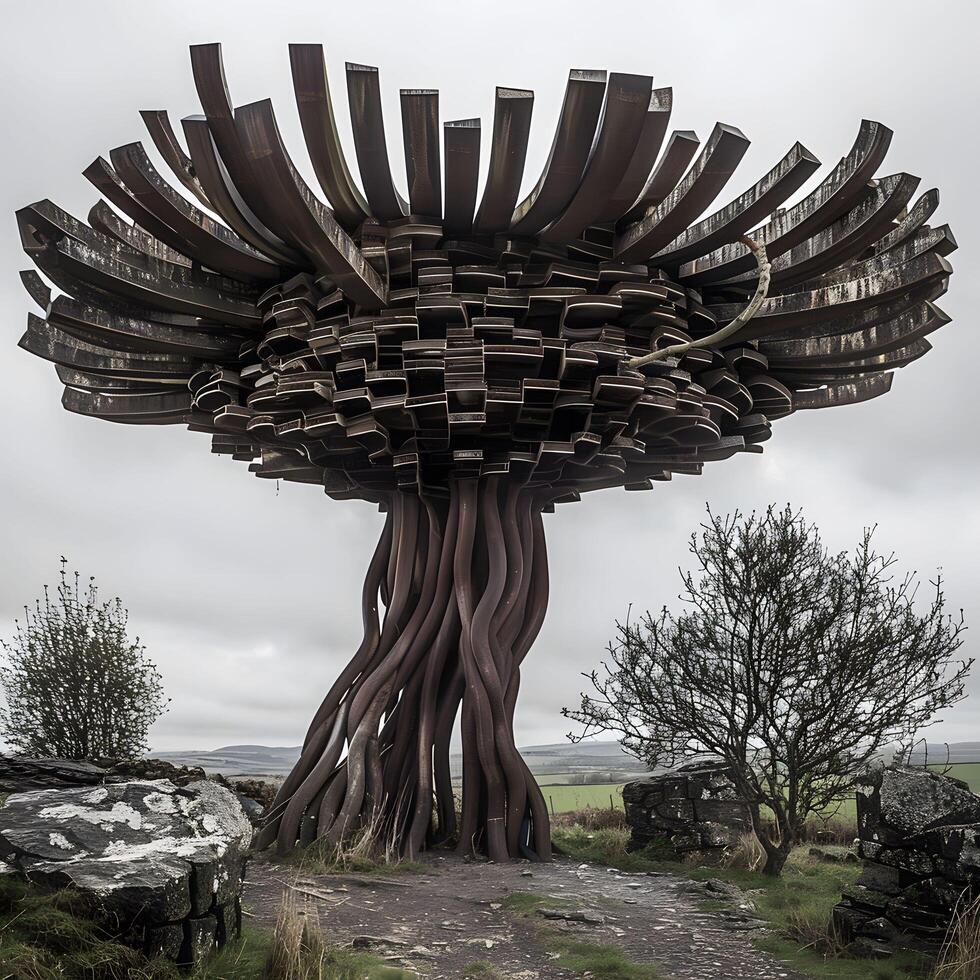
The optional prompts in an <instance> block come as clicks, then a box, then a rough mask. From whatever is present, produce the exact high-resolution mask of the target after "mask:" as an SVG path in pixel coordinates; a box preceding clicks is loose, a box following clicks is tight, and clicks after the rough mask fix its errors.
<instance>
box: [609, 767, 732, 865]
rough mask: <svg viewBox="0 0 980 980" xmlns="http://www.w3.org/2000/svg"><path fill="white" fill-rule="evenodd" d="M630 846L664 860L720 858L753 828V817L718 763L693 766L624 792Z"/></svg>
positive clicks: (629, 786)
mask: <svg viewBox="0 0 980 980" xmlns="http://www.w3.org/2000/svg"><path fill="white" fill-rule="evenodd" d="M623 803H624V804H625V807H626V821H627V823H629V825H630V827H631V829H632V835H631V837H630V843H629V847H630V850H638V849H640V848H642V847H647V846H651V845H653V846H656V847H658V848H661V849H664V850H665V851H666V852H667V856H670V857H677V858H681V857H685V856H696V857H697V858H698V859H699V860H701V861H710V860H712V859H715V860H717V859H720V858H721V857H722V856H723V855H724V854H725V853H726V852H727V851H728V850H729V849H731V848H732V847H735V846H736V845H737V844H738V842H739V840H740V838H741V836H742V834H745V833H748V832H749V831H751V829H752V818H751V816H750V815H749V810H748V807H747V805H746V804H745V802H744V800H742V799H741V798H740V797H739V795H738V793H737V792H736V790H735V786H734V784H733V782H732V779H731V770H730V769H728V768H727V767H726V766H725V765H724V764H722V763H703V762H702V763H691V764H689V765H686V766H682V767H681V768H679V769H676V770H674V771H673V772H669V773H665V774H663V775H660V776H651V777H648V778H646V779H638V780H636V781H635V782H632V783H627V784H626V785H625V786H624V787H623Z"/></svg>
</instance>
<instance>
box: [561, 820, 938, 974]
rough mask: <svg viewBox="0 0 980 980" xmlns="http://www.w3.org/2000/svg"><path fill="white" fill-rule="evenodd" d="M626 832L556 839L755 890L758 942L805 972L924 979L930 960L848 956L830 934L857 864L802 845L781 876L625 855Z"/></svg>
mask: <svg viewBox="0 0 980 980" xmlns="http://www.w3.org/2000/svg"><path fill="white" fill-rule="evenodd" d="M628 838H629V832H628V831H626V830H597V831H592V832H588V831H585V830H583V829H582V828H579V827H569V828H559V829H557V830H556V831H555V840H556V841H557V843H559V844H560V845H561V847H562V848H563V849H564V850H565V851H566V852H567V853H568V854H569V855H570V856H572V857H573V858H575V859H576V860H580V861H590V862H594V863H598V864H602V865H605V866H607V867H615V868H620V869H621V870H623V871H669V872H672V873H674V874H678V875H684V876H687V877H690V878H694V879H698V880H704V879H707V878H722V879H724V880H726V881H730V882H732V883H733V884H735V885H738V886H739V887H740V888H742V889H744V890H746V891H748V892H750V893H751V894H750V897H751V898H752V900H753V902H754V903H755V905H756V910H757V911H756V914H757V915H758V917H759V918H762V919H766V920H767V921H768V922H770V923H771V926H772V928H771V931H770V932H769V934H768V935H766V936H762V937H760V938H759V939H758V940H757V944H758V945H759V946H760V948H762V949H766V950H768V951H769V952H771V953H773V954H774V955H775V956H778V957H779V958H780V959H782V960H785V961H786V962H787V963H789V964H791V965H792V966H793V967H794V968H795V969H797V970H799V971H800V972H801V973H805V974H806V975H807V976H811V977H817V978H821V980H823V978H827V980H829V978H831V977H833V978H835V980H924V978H926V977H929V976H930V971H931V964H930V963H928V962H926V961H924V960H922V959H921V958H918V957H914V956H910V955H904V954H897V955H896V956H895V957H894V958H892V959H890V960H889V961H888V962H882V963H877V962H870V961H868V960H859V959H855V958H852V957H849V956H847V954H846V952H845V951H844V950H843V949H841V948H840V947H839V946H838V945H837V943H836V942H835V941H834V940H833V938H832V937H831V936H829V935H828V929H827V926H828V923H829V921H830V912H831V909H832V908H833V906H834V905H835V904H836V903H837V902H838V901H840V896H841V891H842V889H843V887H844V886H845V885H847V884H850V883H851V882H853V881H854V879H855V878H856V877H857V875H858V874H859V871H860V869H859V868H858V867H856V866H854V865H832V864H831V865H829V864H823V863H820V862H814V861H811V860H809V859H808V858H807V857H806V856H805V855H806V848H798V849H797V851H796V852H795V853H794V854H793V856H792V858H791V859H790V861H789V862H788V863H787V866H786V868H785V869H784V871H783V874H782V876H781V877H780V878H775V879H773V878H766V877H764V876H763V875H761V874H758V873H756V872H752V871H744V870H736V869H724V868H691V867H687V866H686V865H683V864H677V863H669V862H666V861H664V860H662V859H661V858H659V857H658V856H657V855H656V854H655V853H650V852H649V851H636V852H632V853H630V852H627V850H626V842H627V840H628Z"/></svg>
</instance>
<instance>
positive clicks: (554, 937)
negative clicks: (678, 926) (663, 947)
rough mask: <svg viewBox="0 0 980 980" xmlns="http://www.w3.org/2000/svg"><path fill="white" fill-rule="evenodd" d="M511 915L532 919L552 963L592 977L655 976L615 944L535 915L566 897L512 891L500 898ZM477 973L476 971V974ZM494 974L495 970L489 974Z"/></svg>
mask: <svg viewBox="0 0 980 980" xmlns="http://www.w3.org/2000/svg"><path fill="white" fill-rule="evenodd" d="M500 904H501V905H502V906H503V907H504V908H505V909H506V910H507V911H508V912H510V913H511V914H512V915H517V916H521V917H523V918H532V917H533V918H534V919H535V933H536V934H537V937H538V941H539V942H540V943H541V945H542V946H543V947H544V949H545V950H547V951H548V952H549V953H553V954H555V957H556V958H555V959H554V960H553V962H554V964H555V966H558V967H561V968H563V969H565V970H570V971H572V972H575V973H581V974H583V975H586V976H592V977H595V978H596V980H656V978H658V977H660V974H659V973H658V972H657V970H656V969H655V968H654V967H652V966H650V965H648V964H645V963H635V962H634V961H633V960H631V959H630V958H629V957H628V956H627V955H626V954H625V953H624V952H623V951H622V950H620V949H618V948H617V947H615V946H606V945H603V944H601V943H594V942H588V941H585V940H581V939H579V938H577V937H576V936H574V935H567V934H565V933H563V932H561V931H559V930H558V928H557V927H556V926H552V925H548V924H547V923H545V922H543V921H541V919H540V918H539V917H538V916H536V915H535V913H536V912H537V910H538V909H542V908H569V907H573V903H571V902H569V901H568V900H567V899H560V898H549V897H548V896H546V895H535V894H534V893H532V892H512V893H511V894H510V895H507V896H505V897H504V898H502V899H501V900H500ZM478 975H479V974H478ZM490 976H495V974H490Z"/></svg>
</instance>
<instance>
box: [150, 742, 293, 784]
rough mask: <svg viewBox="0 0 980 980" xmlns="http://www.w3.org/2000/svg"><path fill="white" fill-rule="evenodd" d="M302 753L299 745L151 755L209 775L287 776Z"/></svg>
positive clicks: (230, 746) (252, 746)
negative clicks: (198, 768) (199, 768)
mask: <svg viewBox="0 0 980 980" xmlns="http://www.w3.org/2000/svg"><path fill="white" fill-rule="evenodd" d="M299 751H300V747H299V746H298V745H291V746H269V745H225V746H222V747H221V748H220V749H203V750H197V749H194V750H188V751H185V752H151V753H150V755H151V756H153V758H155V759H164V760H165V761H167V762H172V763H173V764H174V765H177V766H200V767H201V768H202V769H203V770H204V771H205V772H207V773H209V774H211V773H216V772H220V773H223V774H224V775H226V776H285V775H286V773H288V772H289V770H290V769H292V768H293V766H294V765H295V763H296V760H297V759H298V758H299Z"/></svg>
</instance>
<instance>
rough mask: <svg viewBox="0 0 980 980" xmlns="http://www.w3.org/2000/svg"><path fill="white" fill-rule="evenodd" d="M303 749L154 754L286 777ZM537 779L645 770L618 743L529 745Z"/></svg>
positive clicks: (233, 772) (238, 772) (455, 761)
mask: <svg viewBox="0 0 980 980" xmlns="http://www.w3.org/2000/svg"><path fill="white" fill-rule="evenodd" d="M299 752H300V747H299V746H298V745H293V746H269V745H225V746H222V747H221V748H220V749H204V750H191V751H184V752H151V753H150V755H151V756H153V758H155V759H164V760H166V761H167V762H172V763H174V764H175V765H181V766H200V767H201V768H202V769H203V770H204V771H205V772H207V773H215V772H220V773H223V774H224V775H226V776H285V775H286V773H288V772H289V770H290V769H292V767H293V765H294V764H295V762H296V760H297V759H298V758H299ZM521 755H523V756H524V759H525V761H526V762H527V764H528V768H530V770H531V772H533V773H534V774H535V775H539V776H540V775H553V774H555V773H565V772H574V773H579V772H581V773H587V772H597V771H598V772H611V773H622V774H624V775H627V774H630V773H641V772H644V771H645V770H644V767H643V766H642V765H641V764H640V763H639V762H637V760H636V759H634V758H633V757H632V756H631V755H628V754H627V753H626V752H624V751H623V749H622V748H621V747H620V745H619V743H618V742H580V743H579V744H578V745H573V744H572V743H571V742H556V743H555V744H553V745H529V746H526V747H525V748H522V749H521ZM450 766H451V768H452V772H453V775H454V776H458V775H459V774H460V771H461V766H462V758H461V757H460V756H459V755H454V756H452V757H451V759H450Z"/></svg>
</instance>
